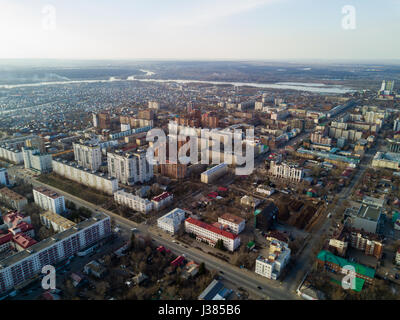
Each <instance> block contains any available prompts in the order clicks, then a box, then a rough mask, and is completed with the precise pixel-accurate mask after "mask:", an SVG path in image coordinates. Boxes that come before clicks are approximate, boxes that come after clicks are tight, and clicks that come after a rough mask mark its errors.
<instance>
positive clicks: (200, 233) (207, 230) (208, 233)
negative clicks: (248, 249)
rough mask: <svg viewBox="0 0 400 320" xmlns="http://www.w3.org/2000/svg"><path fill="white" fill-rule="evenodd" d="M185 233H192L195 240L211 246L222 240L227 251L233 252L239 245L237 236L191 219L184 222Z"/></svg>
mask: <svg viewBox="0 0 400 320" xmlns="http://www.w3.org/2000/svg"><path fill="white" fill-rule="evenodd" d="M185 231H186V232H187V233H193V234H194V235H195V236H196V239H197V240H199V241H205V242H207V243H208V244H209V245H211V246H215V244H216V243H217V241H218V240H222V242H223V243H224V246H225V248H226V249H228V250H229V251H235V250H236V249H237V248H238V247H239V245H240V238H239V236H237V235H235V234H233V233H230V232H228V231H225V230H221V229H219V228H217V227H215V226H212V225H209V224H207V223H205V222H202V221H199V220H196V219H193V218H188V219H186V220H185Z"/></svg>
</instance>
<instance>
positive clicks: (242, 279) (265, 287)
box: [16, 171, 299, 300]
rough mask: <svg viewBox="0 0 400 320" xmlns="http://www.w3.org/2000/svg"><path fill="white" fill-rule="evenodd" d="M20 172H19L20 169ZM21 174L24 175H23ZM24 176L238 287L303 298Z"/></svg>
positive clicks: (274, 296)
mask: <svg viewBox="0 0 400 320" xmlns="http://www.w3.org/2000/svg"><path fill="white" fill-rule="evenodd" d="M16 174H18V172H17V171H16ZM18 175H19V176H21V175H20V174H18ZM24 179H25V180H26V181H27V182H29V183H31V184H32V185H33V186H44V187H47V188H51V189H53V190H54V191H56V192H57V193H59V194H61V195H63V196H64V197H65V199H67V200H69V201H72V202H73V203H75V205H76V206H77V207H81V206H83V207H86V208H89V209H91V210H94V211H96V210H98V211H102V212H104V213H106V214H108V215H109V216H110V217H112V218H113V219H114V220H115V222H116V224H118V226H119V228H120V229H122V230H123V234H124V235H125V236H126V237H129V234H130V232H129V231H130V229H132V228H137V229H138V231H139V233H142V234H151V236H152V238H153V241H154V242H155V243H156V244H158V245H163V246H166V247H168V248H169V249H170V250H171V251H172V252H174V253H175V254H177V255H180V254H184V255H185V256H186V257H187V258H189V259H193V260H195V261H198V262H202V261H203V262H204V263H205V265H206V267H207V268H209V269H212V270H216V271H218V272H219V271H221V270H222V271H223V273H224V274H223V275H222V276H223V277H225V278H228V279H230V280H231V281H234V282H235V283H237V285H238V286H241V287H243V288H245V289H246V290H247V291H249V292H253V293H254V294H256V295H258V296H262V297H263V298H264V299H273V300H292V299H299V297H298V296H297V295H296V294H295V292H294V291H293V292H289V291H287V289H286V288H284V287H282V286H280V285H279V282H275V281H273V280H268V279H265V278H263V277H261V276H258V275H257V274H255V273H254V272H252V271H249V270H242V269H239V268H238V267H236V266H233V265H231V264H228V263H226V262H224V261H222V260H220V259H217V258H215V257H213V256H211V255H209V254H207V253H205V252H202V251H200V250H198V249H195V248H185V247H184V246H183V245H179V244H177V243H174V242H172V241H173V240H170V239H166V237H167V236H165V237H160V236H158V234H155V233H152V232H151V231H150V230H149V227H148V226H147V225H144V224H137V223H136V222H134V221H131V220H129V219H126V218H123V217H121V216H119V215H117V214H115V213H113V212H110V211H108V210H105V209H103V208H101V207H99V206H96V205H94V204H92V203H90V202H87V201H85V200H83V199H80V198H78V197H75V196H73V195H71V194H69V193H66V192H64V191H62V190H60V189H57V188H54V187H53V186H50V185H46V184H44V183H42V182H40V181H37V180H35V179H34V178H31V177H29V176H24ZM160 234H161V233H160ZM258 287H261V288H262V290H260V289H258Z"/></svg>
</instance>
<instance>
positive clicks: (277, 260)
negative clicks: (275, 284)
mask: <svg viewBox="0 0 400 320" xmlns="http://www.w3.org/2000/svg"><path fill="white" fill-rule="evenodd" d="M289 260H290V249H289V247H288V244H287V243H285V242H283V241H279V240H276V239H274V240H272V241H270V243H269V254H268V257H265V258H264V257H262V256H259V257H258V258H257V259H256V266H255V273H257V274H259V275H261V276H263V277H266V278H268V279H272V280H277V279H278V278H279V276H280V274H281V273H282V271H283V269H284V268H285V267H286V265H287V264H288V262H289Z"/></svg>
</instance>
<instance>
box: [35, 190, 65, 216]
mask: <svg viewBox="0 0 400 320" xmlns="http://www.w3.org/2000/svg"><path fill="white" fill-rule="evenodd" d="M33 198H34V199H35V203H36V204H37V205H38V206H39V207H41V208H42V209H44V210H46V211H47V210H48V211H51V212H53V213H57V214H61V213H63V212H64V211H65V200H64V196H60V195H59V194H57V193H56V192H54V191H52V190H49V189H47V188H42V187H39V188H34V189H33Z"/></svg>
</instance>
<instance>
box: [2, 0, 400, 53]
mask: <svg viewBox="0 0 400 320" xmlns="http://www.w3.org/2000/svg"><path fill="white" fill-rule="evenodd" d="M47 5H51V6H53V7H54V9H55V20H54V21H55V23H56V24H55V28H51V29H48V28H47V29H46V28H43V24H42V23H43V21H44V20H45V21H49V20H46V19H47V18H48V17H49V16H48V14H46V13H43V12H42V10H43V8H45V7H46V6H47ZM345 5H352V6H354V7H355V9H356V16H355V18H356V28H355V29H354V30H344V29H343V28H342V19H343V14H342V7H343V6H345ZM399 18H400V0H384V1H377V0H354V1H350V0H347V1H342V0H213V1H211V0H201V1H200V0H198V1H191V0H186V1H183V0H140V1H138V0H129V1H128V0H112V1H111V0H80V1H77V0H69V1H60V0H53V1H51V0H48V1H40V0H0V41H1V42H0V43H1V50H0V58H59V59H355V60H363V59H376V60H381V59H398V58H399V56H400V54H399V53H400V43H399V41H398V34H399V31H400V19H399ZM52 21H53V20H52Z"/></svg>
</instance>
